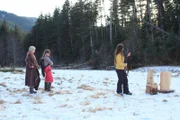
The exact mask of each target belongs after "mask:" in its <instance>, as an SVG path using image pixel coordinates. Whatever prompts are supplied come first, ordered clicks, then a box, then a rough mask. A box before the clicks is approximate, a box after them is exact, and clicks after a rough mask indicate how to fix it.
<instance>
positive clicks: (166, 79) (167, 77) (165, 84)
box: [146, 70, 174, 95]
mask: <svg viewBox="0 0 180 120" xmlns="http://www.w3.org/2000/svg"><path fill="white" fill-rule="evenodd" d="M170 84H171V72H161V73H160V90H158V84H157V83H154V71H153V70H149V71H148V75H147V83H146V93H147V94H151V95H155V94H157V93H158V92H159V93H171V92H174V90H170Z"/></svg>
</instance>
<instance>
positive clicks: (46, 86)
mask: <svg viewBox="0 0 180 120" xmlns="http://www.w3.org/2000/svg"><path fill="white" fill-rule="evenodd" d="M44 90H45V91H47V90H48V82H44Z"/></svg>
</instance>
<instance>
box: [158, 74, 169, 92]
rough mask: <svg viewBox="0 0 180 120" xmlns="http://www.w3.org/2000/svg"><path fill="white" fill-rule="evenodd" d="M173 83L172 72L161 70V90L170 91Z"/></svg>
mask: <svg viewBox="0 0 180 120" xmlns="http://www.w3.org/2000/svg"><path fill="white" fill-rule="evenodd" d="M170 84H171V72H161V74H160V90H161V91H169V90H170Z"/></svg>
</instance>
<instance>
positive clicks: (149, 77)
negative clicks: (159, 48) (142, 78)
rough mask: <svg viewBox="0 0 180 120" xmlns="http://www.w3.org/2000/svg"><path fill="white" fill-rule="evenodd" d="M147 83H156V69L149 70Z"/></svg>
mask: <svg viewBox="0 0 180 120" xmlns="http://www.w3.org/2000/svg"><path fill="white" fill-rule="evenodd" d="M147 84H152V85H153V84H154V70H149V71H148V76H147Z"/></svg>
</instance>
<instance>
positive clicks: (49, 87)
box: [48, 82, 51, 91]
mask: <svg viewBox="0 0 180 120" xmlns="http://www.w3.org/2000/svg"><path fill="white" fill-rule="evenodd" d="M48 91H51V83H50V82H48Z"/></svg>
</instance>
